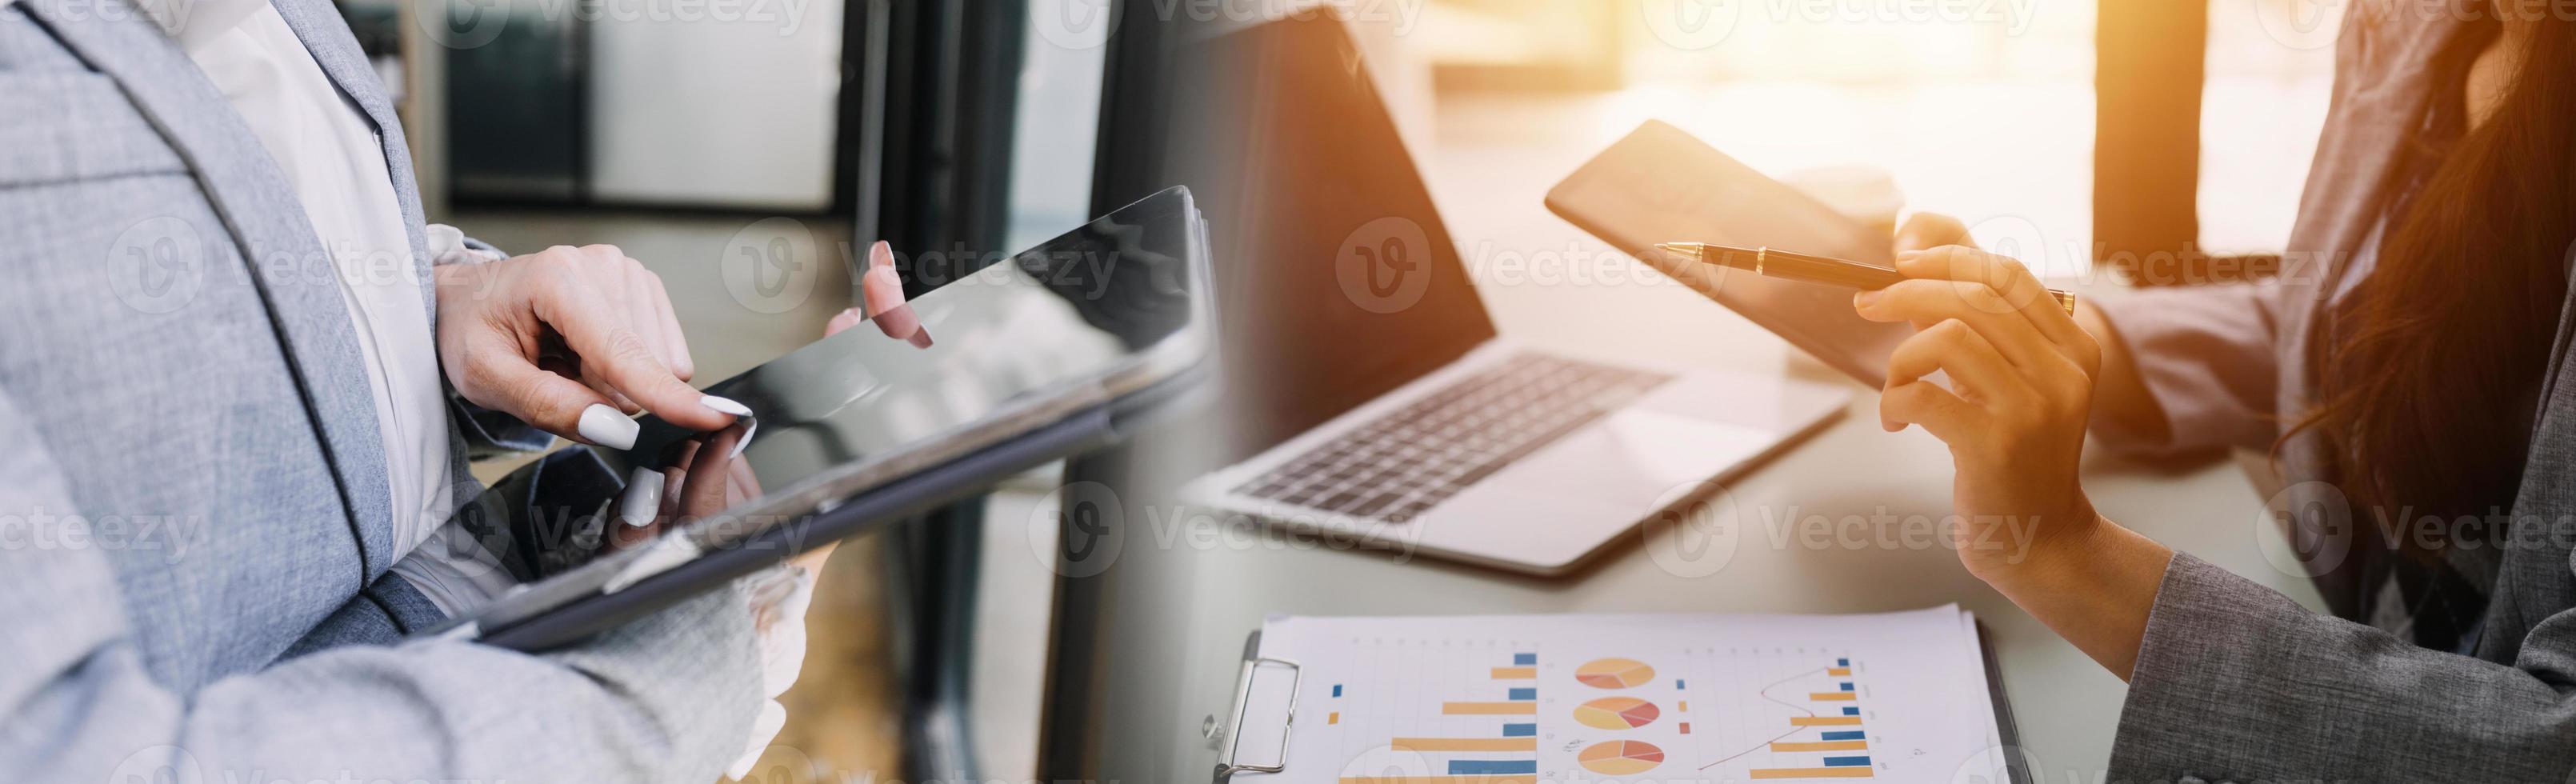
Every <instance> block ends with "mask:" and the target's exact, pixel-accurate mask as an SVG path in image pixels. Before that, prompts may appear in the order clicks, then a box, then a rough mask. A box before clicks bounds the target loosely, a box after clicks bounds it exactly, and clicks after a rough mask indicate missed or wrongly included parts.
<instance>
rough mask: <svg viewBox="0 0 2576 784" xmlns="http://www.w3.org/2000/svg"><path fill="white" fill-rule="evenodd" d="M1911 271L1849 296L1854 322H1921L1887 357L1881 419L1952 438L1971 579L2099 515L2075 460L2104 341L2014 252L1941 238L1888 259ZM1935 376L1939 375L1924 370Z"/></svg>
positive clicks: (1963, 551) (2078, 530)
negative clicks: (1940, 378) (2007, 254)
mask: <svg viewBox="0 0 2576 784" xmlns="http://www.w3.org/2000/svg"><path fill="white" fill-rule="evenodd" d="M1897 270H1898V271H1899V272H1902V273H1904V274H1905V276H1906V277H1907V278H1909V280H1906V281H1904V282H1901V283H1898V284H1896V285H1894V286H1890V287H1888V288H1886V289H1884V290H1881V291H1868V292H1861V293H1860V294H1859V295H1857V296H1855V297H1854V298H1853V304H1854V306H1855V307H1856V308H1857V309H1858V310H1859V312H1860V315H1861V316H1862V317H1863V318H1867V319H1870V320H1872V321H1893V322H1911V323H1913V324H1914V325H1915V326H1916V327H1917V328H1918V329H1920V330H1922V331H1921V332H1920V333H1918V334H1916V335H1915V336H1913V337H1911V338H1908V339H1906V341H1905V342H1904V343H1902V344H1899V345H1898V346H1897V348H1896V353H1895V355H1894V356H1893V357H1892V358H1890V360H1889V362H1888V378H1887V387H1886V389H1885V390H1884V392H1883V394H1882V395H1881V396H1880V398H1879V418H1880V421H1881V424H1882V425H1883V426H1885V427H1886V428H1887V429H1888V430H1889V431H1891V432H1893V431H1898V430H1903V429H1905V428H1906V427H1907V426H1910V425H1921V426H1923V429H1925V430H1926V431H1929V432H1931V433H1932V435H1933V436H1935V437H1937V438H1940V439H1941V440H1942V441H1943V442H1944V443H1947V444H1949V445H1950V455H1951V458H1952V460H1953V461H1954V462H1955V463H1956V464H1957V469H1958V477H1957V479H1956V485H1955V488H1954V495H1953V498H1952V504H1953V505H1954V506H1955V507H1956V511H1957V513H1958V515H1959V517H1960V523H1959V525H1961V526H1962V529H1961V530H1959V531H1957V532H1956V533H1958V534H1959V535H1960V537H1961V538H1960V543H1961V547H1960V551H1959V553H1960V558H1961V559H1962V560H1963V561H1965V562H1966V564H1967V566H1968V569H1969V570H1970V571H1971V572H1973V573H1976V574H1977V575H1978V576H1980V577H1989V578H1990V579H1991V575H1993V574H1995V573H1997V572H1999V571H2001V570H2004V569H2008V568H2010V567H2011V566H2013V565H2016V564H2018V563H2020V562H2021V561H2022V560H2024V559H2025V558H2027V557H2029V555H2030V549H2031V548H2032V547H2033V546H2034V545H2036V544H2038V542H2039V540H2041V539H2043V538H2066V537H2075V538H2081V536H2082V535H2084V534H2088V533H2090V531H2091V529H2092V528H2093V527H2094V526H2095V525H2096V524H2097V523H2098V521H2099V518H2098V517H2097V516H2096V515H2095V514H2094V512H2093V506H2092V504H2091V502H2089V501H2087V500H2086V499H2085V497H2084V491H2083V488H2082V487H2081V486H2079V484H2078V481H2077V477H2076V465H2077V461H2078V459H2079V458H2080V457H2081V456H2082V454H2083V450H2084V427H2085V422H2086V419H2087V417H2088V415H2089V414H2090V412H2091V410H2092V403H2093V376H2094V374H2095V373H2096V372H2097V371H2098V370H2099V368H2100V365H2101V348H2100V347H2099V346H2098V345H2097V344H2095V343H2094V341H2093V337H2092V336H2091V335H2087V334H2085V332H2084V330H2083V329H2081V328H2079V327H2077V326H2076V324H2075V320H2074V319H2073V318H2070V317H2068V316H2067V314H2066V311H2065V310H2064V309H2062V308H2061V307H2060V306H2059V305H2058V304H2057V301H2056V300H2055V299H2052V298H2050V297H2049V296H2048V290H2047V288H2046V287H2044V286H2042V285H2040V282H2039V279H2038V278H2037V277H2035V276H2033V275H2031V273H2030V271H2029V270H2028V269H2025V268H2023V267H2022V265H2021V263H2020V262H2016V261H2014V260H2012V259H2008V258H2004V257H2001V256H1996V255H1994V254H1990V253H1986V252H1984V251H1980V250H1977V249H1974V248H1969V247H1963V246H1956V245H1952V246H1945V247H1940V248H1934V249H1931V250H1926V251H1911V252H1908V253H1905V254H1904V255H1901V256H1899V257H1898V260H1897ZM1935 372H1941V373H1945V374H1946V375H1947V376H1948V379H1949V385H1948V387H1947V388H1944V387H1943V386H1942V385H1941V384H1939V383H1936V382H1935V381H1932V380H1927V379H1926V378H1925V377H1926V376H1930V375H1932V374H1933V373H1935Z"/></svg>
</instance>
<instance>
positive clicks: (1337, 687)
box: [1333, 683, 1342, 697]
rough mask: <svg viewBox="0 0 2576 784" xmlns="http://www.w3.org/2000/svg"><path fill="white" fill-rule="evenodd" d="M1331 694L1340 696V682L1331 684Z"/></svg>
mask: <svg viewBox="0 0 2576 784" xmlns="http://www.w3.org/2000/svg"><path fill="white" fill-rule="evenodd" d="M1333 696H1335V697H1339V696H1342V685H1341V684H1338V683H1336V684H1333Z"/></svg>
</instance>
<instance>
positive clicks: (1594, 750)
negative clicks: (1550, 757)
mask: <svg viewBox="0 0 2576 784" xmlns="http://www.w3.org/2000/svg"><path fill="white" fill-rule="evenodd" d="M1574 761H1575V762H1579V763H1582V764H1583V767H1584V769H1585V770H1589V771H1592V772H1594V773H1599V774H1601V775H1604V776H1634V775H1637V774H1639V773H1644V772H1646V771H1650V770H1654V769H1655V766H1657V765H1661V764H1664V750H1663V749H1659V748H1655V744H1652V743H1647V742H1645V741H1642V740H1611V741H1602V742H1600V743H1595V744H1592V745H1591V746H1590V747H1587V748H1585V749H1584V750H1583V753H1582V754H1580V755H1577V756H1576V757H1575V758H1574Z"/></svg>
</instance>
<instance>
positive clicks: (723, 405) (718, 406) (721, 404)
mask: <svg viewBox="0 0 2576 784" xmlns="http://www.w3.org/2000/svg"><path fill="white" fill-rule="evenodd" d="M698 405H701V406H706V407H707V408H709V409H711V410H713V411H715V412H716V413H719V414H732V415H734V416H738V417H742V416H751V407H750V406H746V405H743V404H741V403H736V402H734V401H733V399H732V398H722V397H716V396H714V395H707V396H705V397H701V398H698Z"/></svg>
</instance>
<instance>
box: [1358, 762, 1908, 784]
mask: <svg viewBox="0 0 2576 784" xmlns="http://www.w3.org/2000/svg"><path fill="white" fill-rule="evenodd" d="M1869 773H1870V770H1869V769H1868V768H1865V767H1860V766H1857V765H1855V766H1852V767H1848V768H1754V769H1753V777H1754V778H1757V779H1865V778H1869ZM1349 780H1350V779H1343V781H1349Z"/></svg>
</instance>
